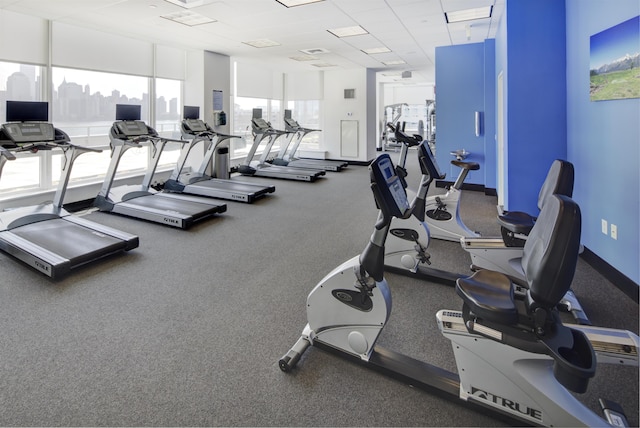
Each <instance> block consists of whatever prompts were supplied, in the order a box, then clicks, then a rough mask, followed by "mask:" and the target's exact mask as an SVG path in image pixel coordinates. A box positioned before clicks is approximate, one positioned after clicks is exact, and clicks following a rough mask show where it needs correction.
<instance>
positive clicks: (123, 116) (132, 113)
mask: <svg viewBox="0 0 640 428" xmlns="http://www.w3.org/2000/svg"><path fill="white" fill-rule="evenodd" d="M140 111H141V106H139V105H135V104H116V120H140Z"/></svg>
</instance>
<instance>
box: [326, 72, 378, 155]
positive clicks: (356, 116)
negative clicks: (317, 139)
mask: <svg viewBox="0 0 640 428" xmlns="http://www.w3.org/2000/svg"><path fill="white" fill-rule="evenodd" d="M369 86H371V85H369ZM374 87H375V85H374ZM345 89H355V98H354V99H344V90H345ZM370 93H371V88H370V87H368V85H367V70H364V69H362V70H332V71H325V72H324V108H323V111H324V120H323V124H322V131H323V132H322V133H323V137H324V148H325V150H326V151H327V157H328V158H329V159H344V160H350V161H367V160H370V159H371V157H370V156H371V151H370V150H369V149H368V147H367V145H368V144H367V143H368V142H371V144H373V146H372V147H373V151H374V152H375V137H373V138H369V135H368V132H370V129H371V127H369V129H368V127H367V119H368V118H367V116H368V114H367V113H368V112H367V101H368V99H369V97H370ZM371 103H372V104H373V105H374V106H375V98H373V99H372V100H371ZM343 120H356V121H358V142H357V147H356V148H355V149H356V151H357V156H343V154H342V152H341V147H340V137H341V134H340V122H341V121H343ZM371 120H373V123H374V125H373V127H374V128H375V115H374V117H373V118H371ZM350 151H351V152H353V153H355V151H353V150H350Z"/></svg>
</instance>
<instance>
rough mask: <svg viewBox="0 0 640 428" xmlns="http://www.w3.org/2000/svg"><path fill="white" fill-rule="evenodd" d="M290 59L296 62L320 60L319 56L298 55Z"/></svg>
mask: <svg viewBox="0 0 640 428" xmlns="http://www.w3.org/2000/svg"><path fill="white" fill-rule="evenodd" d="M289 58H290V59H292V60H294V61H314V60H316V59H318V57H317V56H313V55H298V56H290V57H289Z"/></svg>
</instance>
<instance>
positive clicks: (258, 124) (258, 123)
mask: <svg viewBox="0 0 640 428" xmlns="http://www.w3.org/2000/svg"><path fill="white" fill-rule="evenodd" d="M251 122H252V123H253V127H254V128H257V129H269V128H271V125H269V122H267V121H266V120H264V119H263V118H261V117H260V118H257V119H252V120H251Z"/></svg>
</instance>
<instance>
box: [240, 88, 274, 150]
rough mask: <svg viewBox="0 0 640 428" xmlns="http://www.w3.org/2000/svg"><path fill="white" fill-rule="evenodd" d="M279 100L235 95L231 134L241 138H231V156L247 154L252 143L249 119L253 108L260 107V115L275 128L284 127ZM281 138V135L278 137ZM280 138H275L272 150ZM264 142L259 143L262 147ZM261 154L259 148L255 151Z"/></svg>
mask: <svg viewBox="0 0 640 428" xmlns="http://www.w3.org/2000/svg"><path fill="white" fill-rule="evenodd" d="M281 104H282V103H281V101H280V100H269V99H264V98H248V97H236V98H235V104H234V112H233V114H234V119H233V134H234V135H238V136H241V137H242V138H241V139H240V138H235V139H233V140H231V157H233V158H241V157H244V156H247V154H248V152H249V149H250V148H251V146H252V145H253V130H252V127H251V119H252V117H253V109H255V108H260V109H262V117H263V118H264V119H265V120H266V121H267V122H270V123H271V125H272V126H273V127H274V128H276V129H284V112H283V111H282V109H281ZM280 138H283V137H280ZM280 138H279V139H278V140H276V142H275V143H274V145H273V148H272V151H275V150H277V149H278V147H279V145H278V143H279V142H280ZM264 144H265V143H264V142H263V144H261V147H262V150H263V149H264ZM259 154H261V149H260V148H259V149H258V150H257V151H256V156H257V155H259Z"/></svg>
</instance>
